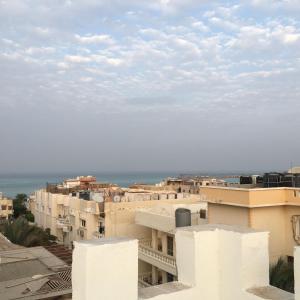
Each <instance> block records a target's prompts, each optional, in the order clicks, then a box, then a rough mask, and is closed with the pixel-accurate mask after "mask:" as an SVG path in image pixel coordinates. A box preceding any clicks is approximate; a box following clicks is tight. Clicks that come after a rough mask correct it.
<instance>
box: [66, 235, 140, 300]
mask: <svg viewBox="0 0 300 300" xmlns="http://www.w3.org/2000/svg"><path fill="white" fill-rule="evenodd" d="M137 285H138V241H137V240H133V239H126V238H110V239H100V240H90V241H82V242H75V249H74V252H73V264H72V287H73V293H72V299H73V300H99V299H105V300H121V299H128V300H130V299H132V300H136V299H137V295H138V289H137Z"/></svg>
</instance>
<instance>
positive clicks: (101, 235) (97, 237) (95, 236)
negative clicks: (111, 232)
mask: <svg viewBox="0 0 300 300" xmlns="http://www.w3.org/2000/svg"><path fill="white" fill-rule="evenodd" d="M93 237H94V238H96V239H101V238H104V234H103V233H100V232H99V231H94V232H93Z"/></svg>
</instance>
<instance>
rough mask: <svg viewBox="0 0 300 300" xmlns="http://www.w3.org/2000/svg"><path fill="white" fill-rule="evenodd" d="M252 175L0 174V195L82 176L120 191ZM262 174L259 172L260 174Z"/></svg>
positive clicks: (165, 172)
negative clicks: (174, 180) (170, 181)
mask: <svg viewBox="0 0 300 300" xmlns="http://www.w3.org/2000/svg"><path fill="white" fill-rule="evenodd" d="M256 173H258V172H255V171H247V172H245V171H244V172H241V171H227V172H226V171H220V172H207V171H201V172H200V171H199V172H196V171H181V172H180V171H164V172H163V171H161V172H153V171H144V172H142V171H127V172H125V171H120V172H113V171H111V172H90V171H86V172H82V171H78V172H48V173H46V172H44V173H42V172H30V173H6V174H0V192H2V193H3V194H4V195H5V196H6V197H10V198H14V197H15V196H16V195H17V194H20V193H24V194H27V195H28V196H29V195H30V194H32V193H33V192H34V191H35V190H38V189H41V188H44V187H45V186H46V184H47V183H58V182H62V181H63V180H64V179H67V178H74V177H76V176H81V175H92V176H95V177H96V178H97V181H100V182H106V183H114V184H117V185H119V186H121V187H128V186H130V185H132V184H134V183H145V184H155V183H159V182H161V181H162V180H163V179H165V178H167V177H176V176H180V175H193V176H197V175H198V176H213V177H222V176H234V175H242V174H256ZM259 173H261V172H259Z"/></svg>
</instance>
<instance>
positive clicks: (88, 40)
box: [75, 34, 115, 44]
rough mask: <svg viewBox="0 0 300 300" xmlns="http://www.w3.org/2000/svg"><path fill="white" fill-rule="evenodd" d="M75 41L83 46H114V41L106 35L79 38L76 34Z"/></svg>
mask: <svg viewBox="0 0 300 300" xmlns="http://www.w3.org/2000/svg"><path fill="white" fill-rule="evenodd" d="M75 38H76V39H77V41H79V42H80V43H83V44H97V43H100V44H101V43H103V44H114V42H115V41H114V39H113V38H112V37H111V36H110V35H108V34H100V35H87V36H80V35H78V34H76V35H75Z"/></svg>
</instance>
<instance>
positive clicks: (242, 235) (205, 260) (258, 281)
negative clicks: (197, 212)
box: [175, 225, 300, 300]
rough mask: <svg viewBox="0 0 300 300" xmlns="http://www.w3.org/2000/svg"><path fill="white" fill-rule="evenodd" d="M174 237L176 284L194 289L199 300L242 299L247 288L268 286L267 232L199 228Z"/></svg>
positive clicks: (186, 230)
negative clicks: (177, 282)
mask: <svg viewBox="0 0 300 300" xmlns="http://www.w3.org/2000/svg"><path fill="white" fill-rule="evenodd" d="M175 238H176V246H177V249H176V261H177V269H178V281H180V282H182V283H183V284H187V285H192V286H196V293H197V297H198V298H199V299H209V300H219V299H220V295H222V299H244V296H243V293H244V291H245V290H247V289H248V288H251V287H253V286H268V284H269V252H268V233H267V232H255V231H254V230H251V229H249V230H248V229H244V228H243V229H239V228H237V227H232V226H225V225H224V226H223V225H203V226H195V227H191V228H187V229H180V230H178V231H177V232H176V236H175ZM299 300H300V299H299Z"/></svg>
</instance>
